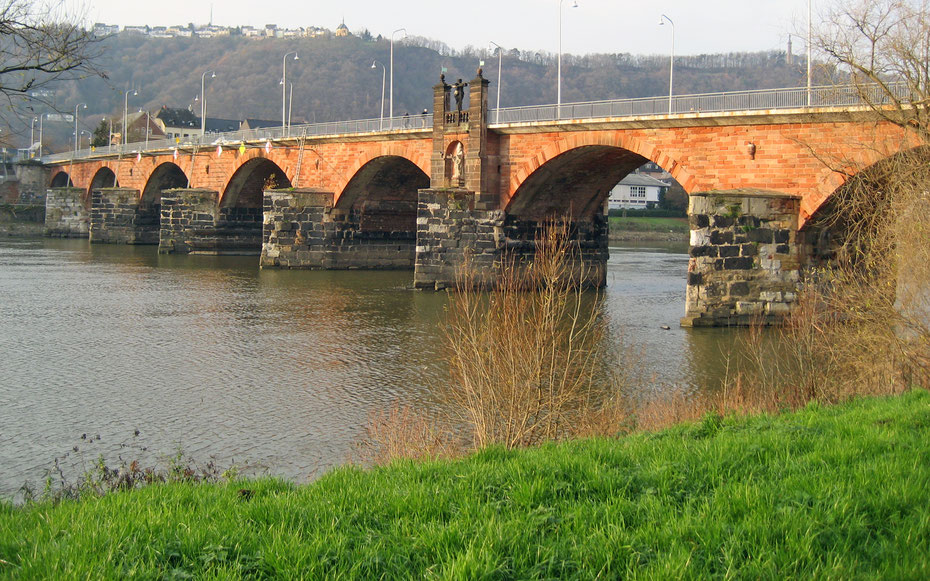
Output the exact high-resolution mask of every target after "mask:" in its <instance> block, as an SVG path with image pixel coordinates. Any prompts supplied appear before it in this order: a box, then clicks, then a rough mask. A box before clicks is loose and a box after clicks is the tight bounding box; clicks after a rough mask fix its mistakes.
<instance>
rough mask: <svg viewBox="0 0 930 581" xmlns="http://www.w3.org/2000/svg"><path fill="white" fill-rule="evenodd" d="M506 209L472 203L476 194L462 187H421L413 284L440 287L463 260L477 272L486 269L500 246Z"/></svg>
mask: <svg viewBox="0 0 930 581" xmlns="http://www.w3.org/2000/svg"><path fill="white" fill-rule="evenodd" d="M504 221H505V214H504V212H503V211H501V210H482V209H479V208H476V207H475V193H474V192H472V191H470V190H463V189H426V190H420V199H419V205H418V208H417V246H416V269H415V270H414V274H413V284H414V286H415V287H416V288H422V289H437V290H439V289H443V288H446V287H451V286H453V285H454V284H455V280H456V276H457V274H458V273H459V270H460V269H461V268H462V267H464V266H465V265H466V262H467V263H468V265H469V267H470V268H472V269H473V273H474V275H475V276H476V277H477V280H476V282H477V283H479V284H487V283H491V282H493V281H490V280H483V279H482V275H484V274H490V272H491V267H492V265H493V264H494V262H495V261H497V260H499V259H500V254H501V250H502V249H503V248H504Z"/></svg>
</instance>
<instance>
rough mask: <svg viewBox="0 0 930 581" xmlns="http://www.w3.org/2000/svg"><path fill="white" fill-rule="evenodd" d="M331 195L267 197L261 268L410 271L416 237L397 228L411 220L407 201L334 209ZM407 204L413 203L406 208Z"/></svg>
mask: <svg viewBox="0 0 930 581" xmlns="http://www.w3.org/2000/svg"><path fill="white" fill-rule="evenodd" d="M333 197H334V196H333V193H332V192H326V191H321V190H314V189H297V190H268V191H266V192H265V195H264V218H263V232H262V253H261V259H260V264H261V266H262V267H263V268H266V267H280V268H307V269H316V268H320V269H334V270H335V269H356V268H358V269H372V270H390V269H410V268H412V267H413V260H414V244H415V242H416V240H415V234H414V232H413V231H412V230H410V229H409V228H405V227H403V226H402V225H399V224H398V220H397V218H396V217H397V216H398V215H404V214H407V215H410V214H412V212H413V208H412V207H405V204H404V203H403V202H397V201H393V202H392V201H382V202H380V203H377V204H368V205H366V206H364V207H362V208H361V209H359V210H352V211H345V210H339V209H336V208H334V205H333ZM407 205H409V204H407Z"/></svg>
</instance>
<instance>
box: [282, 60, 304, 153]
mask: <svg viewBox="0 0 930 581" xmlns="http://www.w3.org/2000/svg"><path fill="white" fill-rule="evenodd" d="M291 55H294V60H295V61H296V60H300V58H299V57H298V56H297V51H296V50H295V51H292V52H289V53H287V54H285V55H284V58H283V59H282V60H281V68H282V69H283V72H282V74H281V137H284V136H285V135H286V134H287V57H289V56H291Z"/></svg>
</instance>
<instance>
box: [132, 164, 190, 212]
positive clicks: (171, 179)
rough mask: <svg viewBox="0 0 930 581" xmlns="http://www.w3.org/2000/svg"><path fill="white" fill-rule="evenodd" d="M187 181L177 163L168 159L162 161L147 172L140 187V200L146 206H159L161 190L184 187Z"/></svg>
mask: <svg viewBox="0 0 930 581" xmlns="http://www.w3.org/2000/svg"><path fill="white" fill-rule="evenodd" d="M187 183H188V180H187V176H186V175H185V174H184V171H183V170H182V169H181V168H180V167H179V166H178V165H177V164H175V163H172V162H170V161H168V162H165V163H162V164H160V165H158V166H156V167H155V169H154V170H152V173H151V174H149V178H148V179H147V180H146V182H145V187H144V188H143V189H142V198H141V202H142V204H144V205H147V206H156V207H157V206H160V205H161V193H162V191H164V190H171V189H178V188H186V187H187Z"/></svg>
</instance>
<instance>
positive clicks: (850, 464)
mask: <svg viewBox="0 0 930 581" xmlns="http://www.w3.org/2000/svg"><path fill="white" fill-rule="evenodd" d="M928 482H930V393H927V392H925V391H914V392H911V393H908V394H905V395H903V396H898V397H890V398H870V399H860V400H855V401H852V402H849V403H846V404H843V405H838V406H835V407H821V406H818V405H814V404H812V405H809V406H808V407H806V408H804V409H802V410H800V411H798V412H794V413H786V414H781V415H777V416H758V417H735V416H733V417H727V418H719V417H717V416H708V417H707V418H705V419H704V420H703V421H702V422H699V423H696V424H687V425H681V426H677V427H675V428H672V429H669V430H665V431H662V432H659V433H642V434H634V435H631V436H627V437H623V438H620V439H616V440H587V441H576V442H569V443H564V444H559V445H546V446H542V447H540V448H535V449H529V450H521V451H513V452H507V451H504V450H501V449H490V450H486V451H483V452H480V453H478V454H475V455H473V456H470V457H467V458H464V459H461V460H455V461H438V462H426V463H411V462H400V463H396V464H393V465H391V466H388V467H385V468H379V469H374V470H368V471H366V470H361V469H355V468H343V469H338V470H335V471H333V472H331V473H329V474H328V475H326V476H324V477H323V478H321V479H320V480H319V481H317V482H315V483H313V484H309V485H303V486H295V485H292V484H288V483H285V482H282V481H277V480H259V481H239V482H232V483H227V484H221V485H195V484H186V483H174V484H167V485H155V486H151V487H148V488H144V489H140V490H135V491H130V492H120V493H114V494H110V495H107V496H104V497H102V498H88V499H85V500H82V501H78V502H63V503H61V504H58V505H51V504H34V505H27V506H25V507H12V506H10V505H3V506H0V576H2V577H5V578H29V579H38V578H95V579H99V578H111V579H116V578H123V577H129V576H140V577H158V578H162V577H183V578H189V577H191V576H193V577H217V578H220V577H221V578H245V577H249V578H251V577H279V578H334V577H339V578H358V579H370V578H382V577H383V578H413V577H427V576H435V577H439V578H483V577H498V576H499V577H505V578H520V579H523V578H543V577H544V578H593V577H601V578H617V577H624V578H626V577H629V578H648V579H655V578H669V577H672V578H679V577H688V578H708V577H748V578H760V577H762V578H812V577H829V578H850V577H862V578H897V579H900V578H927V577H928V576H930V561H928V560H927V559H926V555H927V554H930V518H928V516H930V509H928V508H927V507H928V506H930V486H928Z"/></svg>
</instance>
